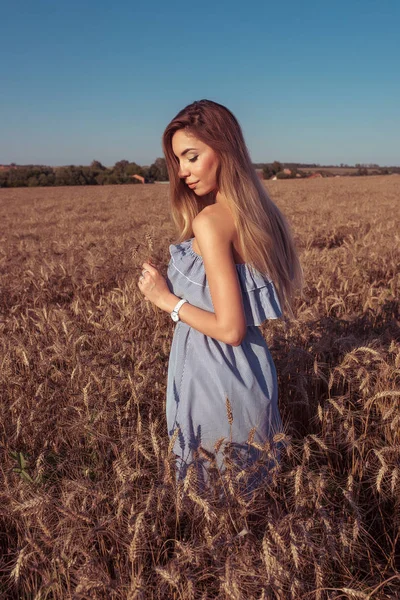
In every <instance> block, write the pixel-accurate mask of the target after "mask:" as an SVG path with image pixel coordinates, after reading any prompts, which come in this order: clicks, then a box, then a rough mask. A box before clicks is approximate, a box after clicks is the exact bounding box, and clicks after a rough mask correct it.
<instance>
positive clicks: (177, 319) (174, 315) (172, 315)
mask: <svg viewBox="0 0 400 600" xmlns="http://www.w3.org/2000/svg"><path fill="white" fill-rule="evenodd" d="M171 319H172V320H173V321H175V322H176V321H179V315H178V313H176V312H172V313H171Z"/></svg>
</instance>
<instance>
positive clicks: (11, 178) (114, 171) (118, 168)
mask: <svg viewBox="0 0 400 600" xmlns="http://www.w3.org/2000/svg"><path fill="white" fill-rule="evenodd" d="M135 175H136V176H139V177H135ZM143 181H144V182H145V183H154V182H155V181H168V171H167V166H166V162H165V158H157V159H156V160H155V162H154V163H153V164H152V165H150V166H149V167H142V166H140V165H138V164H136V163H135V162H129V161H128V160H119V161H118V162H116V163H115V165H114V166H113V167H109V168H108V167H105V166H104V165H102V164H101V162H99V161H98V160H94V161H93V162H92V163H91V164H90V165H89V166H76V165H69V166H65V167H48V166H45V165H15V164H11V165H7V166H2V167H0V187H38V186H59V185H107V184H119V183H132V184H134V183H142V182H143Z"/></svg>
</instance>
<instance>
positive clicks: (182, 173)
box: [178, 166, 190, 179]
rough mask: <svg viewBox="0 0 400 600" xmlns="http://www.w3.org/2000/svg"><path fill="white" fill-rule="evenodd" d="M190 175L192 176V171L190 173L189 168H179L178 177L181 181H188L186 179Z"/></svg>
mask: <svg viewBox="0 0 400 600" xmlns="http://www.w3.org/2000/svg"><path fill="white" fill-rule="evenodd" d="M189 175H190V171H189V169H188V167H182V166H179V170H178V177H179V178H180V179H186V177H188V176H189Z"/></svg>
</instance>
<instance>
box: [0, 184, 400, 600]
mask: <svg viewBox="0 0 400 600" xmlns="http://www.w3.org/2000/svg"><path fill="white" fill-rule="evenodd" d="M267 185H268V189H269V191H270V194H271V197H272V198H273V199H274V200H275V201H276V203H277V204H278V205H279V206H280V207H281V208H282V209H283V211H284V212H285V214H286V215H287V216H288V218H289V221H290V222H291V224H292V226H293V229H294V232H295V237H296V240H297V243H298V247H299V249H300V252H301V261H302V265H303V269H304V273H305V279H306V288H305V291H304V296H303V297H302V298H300V297H299V298H298V300H297V318H296V320H294V321H292V322H290V323H289V324H285V323H284V322H283V321H281V320H279V321H271V322H268V321H266V322H265V323H264V324H263V325H262V332H263V334H264V336H265V339H266V340H267V342H268V344H269V347H270V349H271V353H272V355H273V358H274V361H275V365H276V368H277V372H278V379H279V406H280V412H281V415H282V419H283V421H284V424H285V432H286V442H287V445H286V449H285V452H284V454H283V456H282V461H281V463H280V465H278V468H277V469H275V471H273V472H272V476H271V481H269V482H268V484H267V483H266V484H265V485H264V486H263V487H262V488H261V489H259V490H257V491H256V493H255V494H254V496H253V497H252V498H243V497H242V496H241V494H240V493H239V491H238V489H239V484H240V481H238V479H237V478H235V477H234V476H233V475H232V471H231V470H230V469H229V468H228V469H227V471H226V474H225V475H224V477H223V478H221V480H220V481H219V482H218V483H216V487H215V489H214V490H210V491H209V493H207V494H204V495H201V496H199V495H198V493H197V491H196V490H197V488H196V485H195V481H194V479H193V477H192V476H188V477H187V478H186V480H185V482H184V483H181V484H179V485H178V484H177V483H176V481H175V477H174V471H173V457H172V455H171V452H170V450H169V439H168V436H167V428H166V422H165V416H164V415H165V392H166V374H167V366H168V356H169V350H170V345H171V339H172V333H173V326H174V325H173V323H172V321H171V319H170V317H169V315H168V314H167V313H165V312H161V311H160V310H159V309H157V308H155V307H153V305H152V304H151V303H148V302H145V301H144V297H143V296H142V294H141V293H140V291H139V290H138V287H137V280H138V277H139V275H140V273H141V264H142V262H143V261H144V260H146V259H147V258H149V257H151V258H152V260H153V262H155V263H156V264H158V265H159V266H160V268H161V270H162V272H163V274H164V275H165V273H166V267H167V264H168V261H169V253H168V244H170V243H173V242H174V241H176V240H175V239H174V231H173V226H172V223H171V220H170V216H169V207H168V186H156V185H143V186H139V185H137V186H104V187H87V188H85V187H71V188H42V189H40V188H34V189H29V188H26V189H2V190H0V222H1V229H0V240H1V244H0V286H1V287H0V362H1V369H0V424H1V437H0V453H1V471H0V473H1V479H2V481H1V485H0V598H2V599H3V598H4V599H7V600H17V599H18V600H67V599H74V600H86V599H96V600H97V599H99V600H100V599H101V600H103V599H104V600H114V599H118V600H126V599H128V600H149V599H153V598H154V599H157V600H170V599H176V600H178V599H179V600H200V599H201V600H208V599H214V598H220V599H230V600H314V599H315V600H323V599H339V598H341V599H343V598H349V599H351V600H358V599H360V600H362V599H364V600H367V599H368V600H370V599H371V600H383V599H393V600H394V599H395V598H399V597H400V510H399V509H400V410H399V400H400V391H399V381H400V350H399V341H400V333H399V302H400V301H399V298H400V277H399V270H398V266H399V264H400V243H399V242H400V234H399V196H400V178H397V177H394V176H392V177H391V176H386V177H370V178H367V177H358V178H332V179H322V180H321V179H319V180H318V179H315V180H298V181H269V182H268V183H267ZM218 486H219V487H218ZM222 487H223V488H224V490H225V495H224V499H223V500H222V495H221V494H220V493H219V491H220V489H222Z"/></svg>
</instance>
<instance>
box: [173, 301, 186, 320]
mask: <svg viewBox="0 0 400 600" xmlns="http://www.w3.org/2000/svg"><path fill="white" fill-rule="evenodd" d="M185 302H187V300H185V298H181V299H180V300H179V302H178V304H177V305H176V306H175V308H174V310H173V311H172V313H171V319H172V320H173V321H175V322H177V321H180V319H179V314H178V312H179V309H180V307H181V306H182V304H185Z"/></svg>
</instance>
